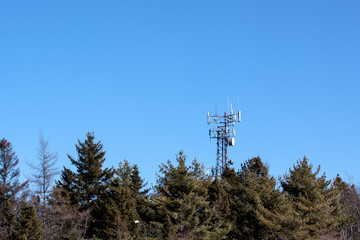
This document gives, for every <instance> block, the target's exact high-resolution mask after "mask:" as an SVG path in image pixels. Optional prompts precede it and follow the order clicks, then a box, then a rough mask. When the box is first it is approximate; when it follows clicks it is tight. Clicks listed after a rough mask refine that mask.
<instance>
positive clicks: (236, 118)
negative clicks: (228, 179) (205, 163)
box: [207, 107, 241, 176]
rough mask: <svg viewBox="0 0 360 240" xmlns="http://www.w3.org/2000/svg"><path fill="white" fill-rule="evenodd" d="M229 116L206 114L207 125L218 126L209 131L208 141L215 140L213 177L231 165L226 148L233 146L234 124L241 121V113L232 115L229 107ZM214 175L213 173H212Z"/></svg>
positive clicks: (231, 161)
mask: <svg viewBox="0 0 360 240" xmlns="http://www.w3.org/2000/svg"><path fill="white" fill-rule="evenodd" d="M230 109H231V110H230V114H226V112H225V113H224V115H223V116H220V115H218V114H215V115H210V113H209V112H208V113H207V123H208V124H210V123H215V124H217V125H218V126H217V127H214V128H213V129H209V136H210V140H211V139H212V138H215V139H216V144H217V156H216V168H215V176H217V175H220V174H222V172H223V171H224V169H225V167H226V166H228V165H229V164H231V165H232V164H233V163H234V161H233V160H229V158H228V146H232V147H233V146H235V128H234V126H235V122H240V121H241V112H240V111H238V112H237V113H233V111H232V107H230ZM213 174H214V173H213Z"/></svg>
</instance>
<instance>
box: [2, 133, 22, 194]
mask: <svg viewBox="0 0 360 240" xmlns="http://www.w3.org/2000/svg"><path fill="white" fill-rule="evenodd" d="M18 163H19V159H18V157H17V156H16V154H15V152H14V151H13V147H12V145H11V143H10V142H9V141H8V140H6V139H5V138H3V139H2V140H1V141H0V186H1V188H0V189H1V191H2V193H1V194H3V195H4V197H5V199H10V200H12V201H14V200H15V198H16V196H17V194H18V193H19V192H20V191H22V190H24V189H26V187H27V186H28V181H26V182H24V183H20V182H19V180H18V179H19V175H20V170H19V168H17V165H18Z"/></svg>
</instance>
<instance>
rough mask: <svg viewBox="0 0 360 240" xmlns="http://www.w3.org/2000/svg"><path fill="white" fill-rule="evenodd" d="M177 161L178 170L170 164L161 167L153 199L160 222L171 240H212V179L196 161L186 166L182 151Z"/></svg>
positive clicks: (165, 235) (165, 234) (164, 232)
mask: <svg viewBox="0 0 360 240" xmlns="http://www.w3.org/2000/svg"><path fill="white" fill-rule="evenodd" d="M176 161H177V163H178V166H176V167H175V166H174V165H173V164H172V163H171V162H170V161H168V162H167V164H162V165H161V166H160V174H159V175H158V178H157V185H156V187H155V190H156V194H155V195H154V197H153V201H154V202H155V205H156V217H157V219H156V222H157V223H158V226H159V227H161V229H162V232H163V237H164V238H167V239H209V238H210V237H211V236H210V231H209V228H210V218H211V216H212V213H213V210H212V209H211V207H210V205H209V202H208V201H207V189H208V187H209V185H210V183H211V182H210V179H209V178H208V177H207V176H205V174H204V171H203V167H202V166H201V165H200V164H199V163H198V162H197V161H196V160H194V161H193V162H192V165H191V166H190V167H186V165H185V163H186V156H185V155H184V153H183V152H182V151H180V152H179V154H178V155H177V159H176Z"/></svg>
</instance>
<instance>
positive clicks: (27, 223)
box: [19, 201, 43, 240]
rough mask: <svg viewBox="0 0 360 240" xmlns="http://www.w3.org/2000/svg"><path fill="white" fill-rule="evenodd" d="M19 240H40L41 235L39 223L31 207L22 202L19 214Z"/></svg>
mask: <svg viewBox="0 0 360 240" xmlns="http://www.w3.org/2000/svg"><path fill="white" fill-rule="evenodd" d="M19 215H20V216H19V226H20V227H19V239H21V240H41V239H43V237H42V236H43V235H42V234H43V233H42V229H41V221H40V219H39V217H38V215H37V213H36V209H35V207H34V206H33V205H30V204H28V203H27V202H26V201H23V202H22V203H21V205H20V214H19Z"/></svg>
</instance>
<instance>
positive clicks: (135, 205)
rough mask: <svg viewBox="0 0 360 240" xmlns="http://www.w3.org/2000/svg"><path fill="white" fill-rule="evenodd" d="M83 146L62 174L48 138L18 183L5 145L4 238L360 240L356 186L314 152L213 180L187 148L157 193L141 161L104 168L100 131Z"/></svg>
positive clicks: (248, 164) (160, 178)
mask: <svg viewBox="0 0 360 240" xmlns="http://www.w3.org/2000/svg"><path fill="white" fill-rule="evenodd" d="M75 147H76V152H77V156H70V155H68V158H69V159H70V161H71V164H72V165H73V169H76V171H72V170H71V169H70V168H68V167H64V168H63V169H62V170H61V171H57V169H56V168H54V166H55V163H56V160H57V154H56V153H52V152H50V151H49V147H48V141H46V140H44V137H43V136H42V135H40V143H39V149H38V163H37V164H36V165H32V164H30V167H31V168H32V169H33V172H34V173H33V175H32V176H31V178H30V179H29V180H28V181H25V182H20V181H19V174H20V172H19V168H18V166H17V165H18V162H19V159H18V158H17V156H16V154H15V151H14V150H13V147H12V144H11V143H10V142H9V141H8V140H6V139H2V140H1V141H0V239H36V240H38V239H40V240H41V239H46V240H48V239H49V240H50V239H52V240H57V239H69V240H70V239H93V240H95V239H129V240H130V239H169V240H171V239H284V240H285V239H289V240H293V239H294V240H296V239H360V198H359V195H358V194H357V192H356V189H355V186H354V185H350V184H348V183H346V182H345V181H343V180H342V179H341V178H340V176H339V175H338V176H337V177H336V178H335V179H332V180H328V179H327V178H326V175H325V173H324V174H320V166H319V167H317V168H314V167H313V165H312V164H310V163H309V160H308V159H307V158H306V157H304V158H303V159H302V160H298V161H297V162H296V163H295V164H294V165H293V168H291V169H289V172H288V173H285V174H284V175H283V176H281V177H279V178H278V179H276V178H274V177H273V176H271V175H270V174H269V168H268V166H267V165H266V164H264V163H263V161H262V160H261V158H260V157H254V158H251V159H249V160H247V161H245V162H244V163H243V164H241V167H240V169H238V170H234V169H230V168H226V169H225V170H224V171H223V173H222V175H221V176H218V177H214V176H210V175H208V174H206V173H205V168H204V166H203V165H202V164H201V163H199V162H198V161H197V160H196V159H194V160H193V161H191V162H190V163H189V162H188V161H187V157H186V155H185V154H184V152H183V151H180V152H179V153H178V154H177V156H176V161H169V160H168V161H167V162H166V163H162V164H161V165H160V166H159V171H158V173H157V180H156V183H155V185H154V187H153V188H151V189H150V188H148V187H147V185H146V182H145V181H144V179H142V178H141V175H140V172H139V168H138V166H137V165H136V164H134V165H132V164H131V163H130V162H128V161H126V160H124V161H120V162H119V164H118V166H117V167H116V168H115V167H112V168H104V167H103V164H104V161H105V151H104V149H103V145H102V143H101V142H100V141H96V140H95V136H94V134H93V133H87V134H86V138H85V140H84V141H80V140H79V141H78V143H77V144H76V145H75ZM57 174H60V178H59V180H55V177H56V175H57ZM31 183H32V184H31ZM30 184H31V185H30ZM30 186H31V187H30Z"/></svg>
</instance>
